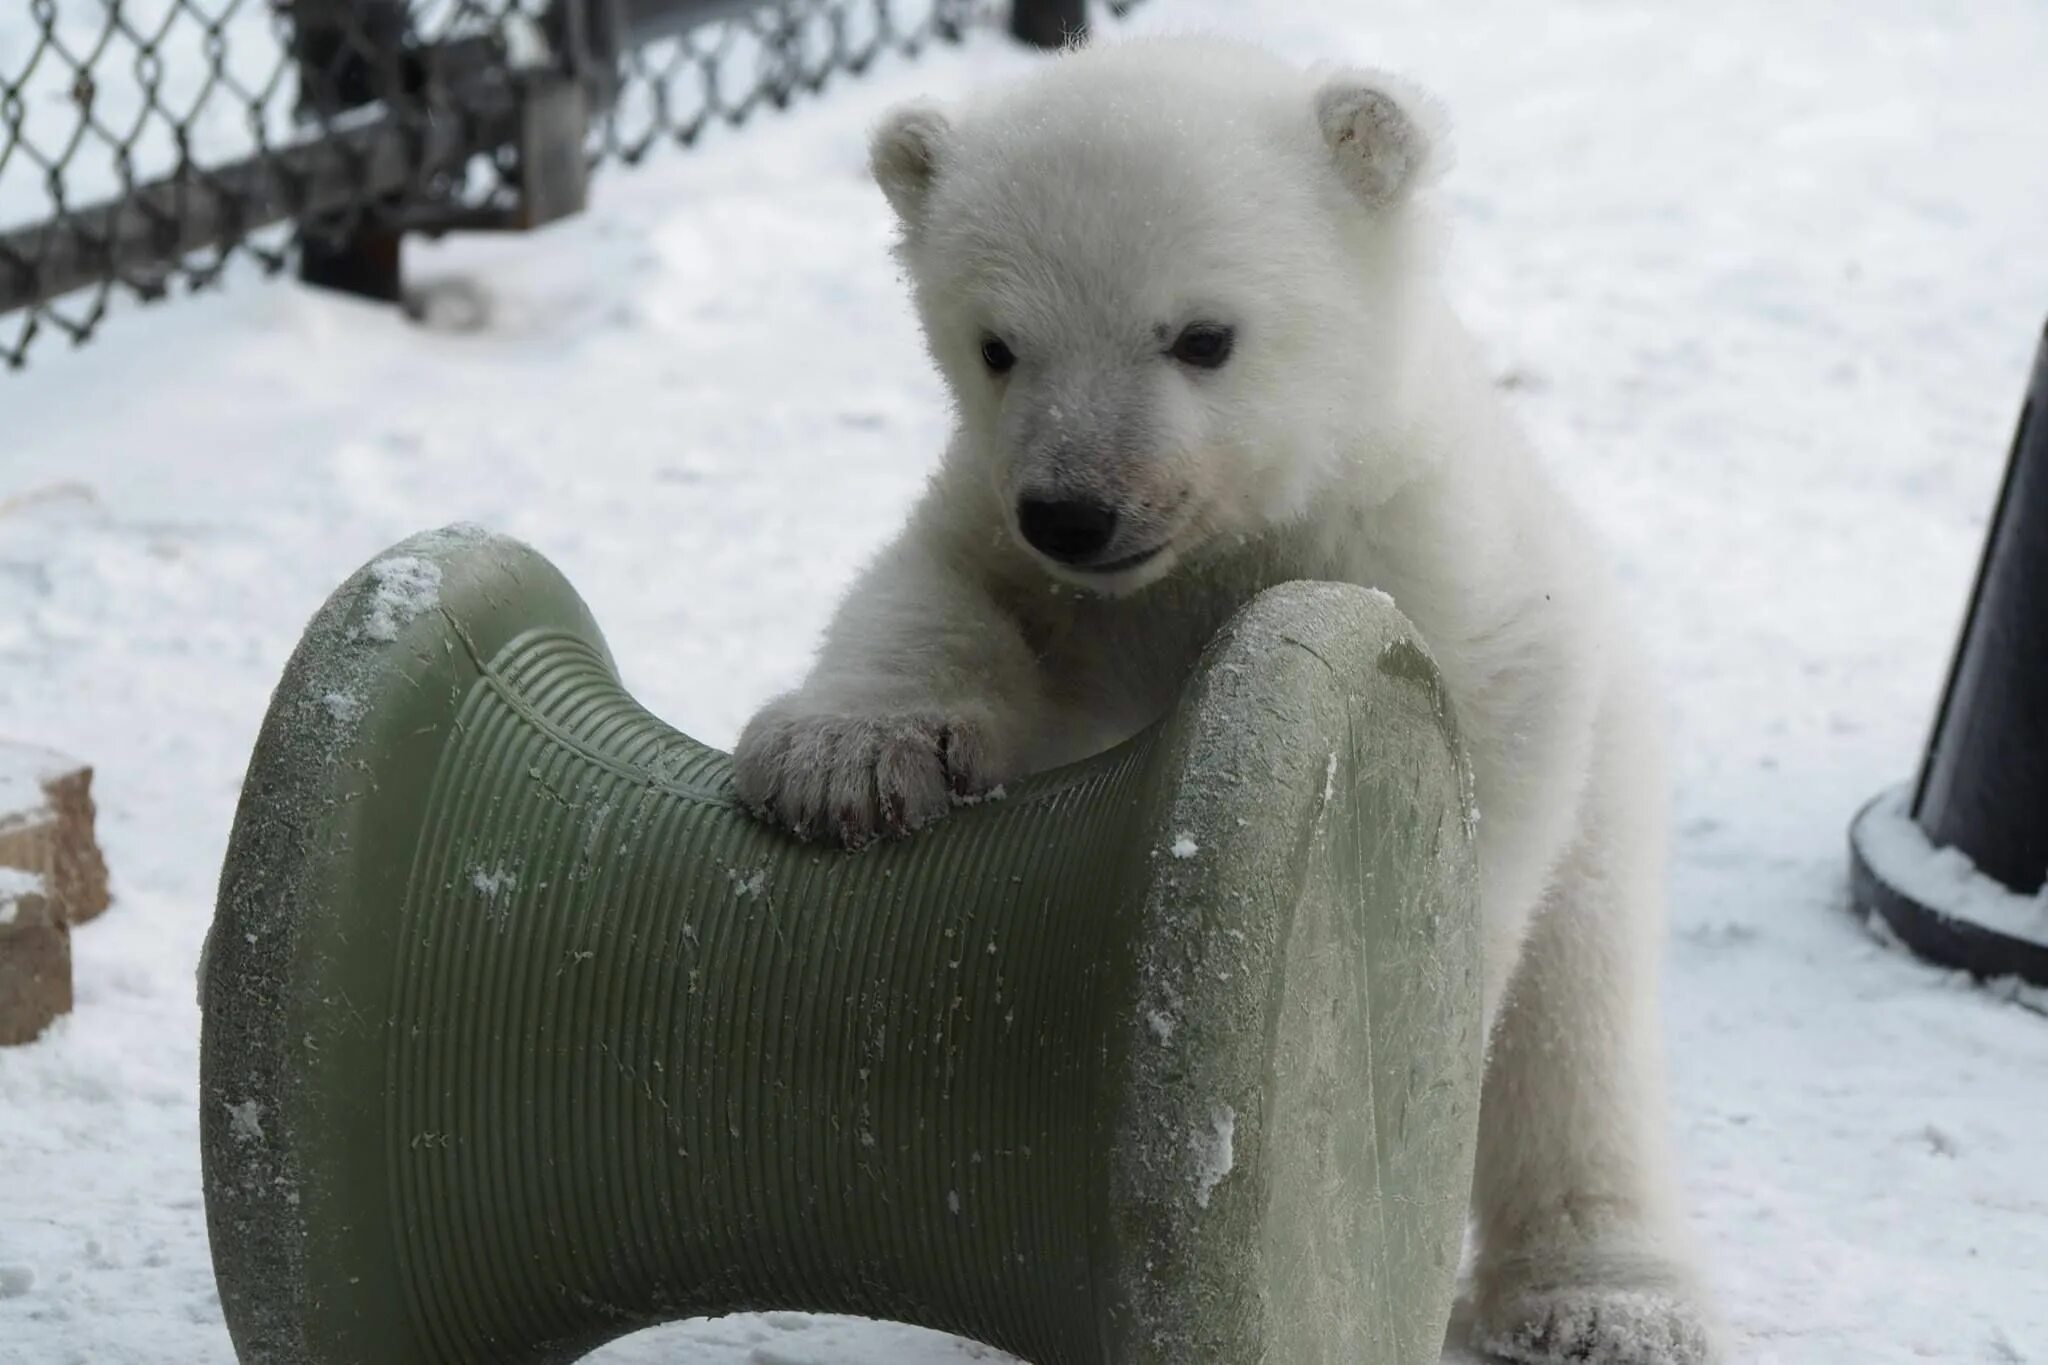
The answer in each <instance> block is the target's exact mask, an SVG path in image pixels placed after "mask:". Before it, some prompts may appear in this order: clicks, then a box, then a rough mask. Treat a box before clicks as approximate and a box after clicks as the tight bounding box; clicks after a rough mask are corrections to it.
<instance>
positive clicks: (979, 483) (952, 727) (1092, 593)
mask: <svg viewBox="0 0 2048 1365" xmlns="http://www.w3.org/2000/svg"><path fill="white" fill-rule="evenodd" d="M1433 123H1434V118H1433V116H1432V114H1431V111H1430V110H1429V108H1428V107H1427V105H1426V104H1425V103H1424V102H1423V101H1422V100H1421V99H1420V97H1419V96H1417V95H1416V94H1415V93H1414V92H1412V91H1409V90H1406V89H1405V88H1403V87H1401V86H1400V85H1399V84H1397V83H1395V82H1393V81H1391V80H1390V79H1388V78H1385V77H1381V76H1376V75H1373V74H1371V73H1360V72H1336V73H1329V74H1323V75H1316V74H1305V73H1303V72H1300V71H1298V70H1296V69H1294V68H1292V67H1290V66H1287V65H1285V64H1283V63H1281V62H1279V61H1277V60H1275V59H1273V58H1271V57H1269V56H1266V55H1264V54H1262V53H1259V52H1257V51H1255V50H1252V49H1248V48H1244V47H1240V46H1236V45H1232V44H1227V43H1223V42H1218V41H1211V40H1193V39H1173V40H1152V41H1145V42H1132V43H1126V44H1122V45H1117V46H1109V47H1102V48H1096V49H1089V50H1084V51H1080V52H1076V53H1071V54H1068V55H1066V56H1064V57H1062V58H1060V59H1059V60H1057V61H1056V62H1054V63H1052V64H1050V65H1048V66H1047V67H1045V68H1043V69H1041V70H1040V71H1039V72H1037V73H1035V74H1034V75H1032V76H1031V77H1029V78H1027V79H1025V80H1023V81H1021V82H1020V83H1018V84H1017V85H1015V86H1013V87H1011V88H1009V89H1007V90H1003V91H1000V92H997V93H995V94H993V95H990V96H987V97H985V98H984V99H983V100H982V101H980V102H978V103H975V104H973V105H971V106H970V107H967V108H964V109H960V110H955V111H952V112H950V113H942V112H940V111H938V110H936V109H932V108H929V107H923V106H920V107H916V108H913V109H910V110H907V111H904V112H902V113H899V114H898V115H896V116H894V117H892V118H891V119H890V120H888V121H887V122H885V123H884V125H883V126H882V127H881V128H880V129H879V130H878V132H877V134H876V137H875V144H874V165H875V170H876V175H877V178H878V180H880V182H881V183H882V185H883V187H884V189H885V190H886V191H887V193H888V195H889V199H890V202H891V203H892V204H893V205H895V207H896V209H897V212H898V213H899V215H900V216H901V217H902V219H903V239H902V246H901V252H900V254H901V257H902V260H903V263H904V265H905V267H906V269H907V272H908V274H909V277H910V280H911V284H912V287H913V290H914V293H915V296H916V301H917V305H918V308H919V311H920V314H921V316H922V318H923V321H924V324H925V330H926V335H927V338H928V340H929V344H930V347H931V351H932V354H933V357H934V358H935V360H936V361H937V363H938V365H939V368H940V369H941V371H942V372H943V373H944V375H945V377H946V380H947V382H948V385H949V387H950V389H951V391H952V394H953V397H954V400H955V404H956V408H957V414H958V421H957V425H956V429H955V434H954V437H953V440H952V442H951V445H950V447H949V448H948V450H947V452H946V457H945V459H944V461H943V463H942V465H941V467H940V469H939V471H938V472H937V474H936V475H935V476H934V478H933V480H932V483H931V486H930V488H929V490H928V491H927V493H926V495H925V497H924V499H923V500H922V502H921V503H920V504H919V505H918V507H917V508H916V510H915V511H914V512H913V513H912V515H911V519H910V523H909V525H908V527H907V528H906V529H905V530H904V531H903V533H902V534H901V535H900V536H899V537H898V538H897V539H896V540H895V542H894V543H893V544H891V545H890V546H889V547H888V548H887V549H886V550H885V551H884V552H883V553H882V555H881V556H880V558H879V559H878V560H877V561H876V562H875V563H874V564H873V565H872V566H871V567H870V568H869V570H868V571H867V573H866V574H865V575H864V576H863V577H862V579H861V580H860V582H859V583H858V584H856V585H855V587H854V589H853V591H852V593H851V594H850V595H849V596H848V597H847V599H846V601H845V602H844V604H843V605H842V606H841V608H840V610H839V613H838V616H837V618H836V619H835V621H834V622H833V624H832V627H831V629H830V631H829V633H828V637H827V639H826V642H825V645H824V648H823V650H822V653H821V655H820V657H819V659H818V663H817V666H816V668H815V670H814V671H813V672H812V674H811V675H810V677H809V678H808V679H807V680H806V681H805V682H804V684H803V685H802V686H801V687H800V688H799V689H798V690H796V691H795V692H793V693H791V694H789V695H788V696H785V697H782V698H779V699H777V700H776V701H775V702H773V703H771V704H770V705H769V706H768V707H767V708H766V709H765V710H764V711H763V712H762V713H761V715H760V716H758V717H756V719H755V720H754V722H753V723H752V724H751V725H750V726H749V727H748V729H747V731H746V733H745V735H744V736H743V737H742V739H741V741H740V745H739V750H738V774H739V782H740V787H741V791H742V795H743V796H744V797H745V798H746V799H747V800H749V801H750V802H751V803H753V804H754V805H755V806H757V807H758V808H760V809H761V810H763V811H764V812H766V813H768V814H769V815H771V817H772V818H775V819H777V820H779V821H781V822H783V823H784V824H786V825H788V826H790V827H792V828H795V829H797V830H799V831H800V832H802V833H805V834H807V835H811V836H813V837H822V838H828V839H834V840H838V841H842V842H848V843H858V842H861V841H863V840H865V839H867V838H869V837H871V836H872V835H874V834H876V833H882V832H896V831H901V830H904V829H909V828H914V827H915V826H917V825H919V824H922V823H924V822H925V821H927V820H930V819H933V818H936V817H937V816H939V815H941V814H943V813H944V812H945V810H946V809H947V808H948V805H949V802H950V801H951V800H952V799H954V798H955V797H957V796H963V795H971V794H973V793H976V792H980V791H983V790H986V789H987V788H989V787H991V786H993V785H995V784H997V783H1000V782H1002V781H1003V780H1005V779H1007V778H1011V777H1014V776H1017V775H1020V774H1023V773H1026V772H1030V771H1033V770H1036V769H1041V768H1044V767H1048V766H1051V765H1054V764H1057V763H1061V762H1064V761H1067V760H1070V759H1074V758H1078V757H1082V756H1084V755H1086V754H1089V753H1093V752H1096V751H1098V750H1100V749H1102V748H1104V747H1106V746H1107V745H1109V744H1112V743H1114V742H1116V741H1118V740H1121V739H1123V738H1125V737H1127V736H1129V735H1130V734H1132V733H1134V732H1135V731H1136V730H1138V729H1139V728H1141V727H1142V726H1144V725H1145V724H1147V723H1149V722H1150V721H1152V720H1153V719H1155V718H1156V717H1158V716H1159V715H1160V714H1161V713H1162V712H1164V711H1165V710H1166V709H1167V707H1168V706H1170V705H1171V703H1172V701H1173V698H1174V696H1175V694H1176V692H1177V690H1178V688H1179V686H1180V684H1181V682H1182V681H1183V679H1184V678H1185V677H1186V674H1187V671H1188V668H1189V666H1190V664H1191V663H1192V661H1193V660H1194V658H1195V656H1196V655H1197V653H1198V652H1199V651H1200V650H1201V648H1202V646H1203V644H1204V642H1205V641H1207V640H1208V638H1209V637H1210V635H1211V634H1212V633H1213V632H1214V630H1215V629H1216V628H1217V626H1219V625H1220V624H1221V623H1222V622H1223V620H1224V619H1225V618H1227V617H1228V616H1229V615H1230V613H1231V612H1232V611H1234V610H1235V609H1236V608H1237V607H1238V606H1240V605H1241V604H1242V603H1244V602H1245V601H1246V600H1247V599H1248V598H1250V597H1251V596H1252V595H1253V594H1255V593H1257V592H1258V591H1260V590H1261V589H1263V588H1265V587H1268V586H1270V585H1272V584H1275V583H1279V582H1283V581H1286V580H1289V579H1297V578H1313V579H1329V580H1339V581H1344V582H1351V583H1359V584H1364V585H1368V586H1373V587H1378V588H1383V589H1385V590H1386V591H1387V592H1389V593H1391V594H1392V595H1393V597H1394V600H1395V601H1396V602H1397V603H1398V604H1399V605H1400V607H1401V609H1402V610H1403V611H1404V612H1405V613H1406V614H1407V615H1408V616H1409V618H1410V619H1412V620H1413V621H1414V622H1415V623H1416V625H1417V626H1418V627H1419V628H1420V629H1421V631H1422V633H1423V635H1424V636H1425V637H1426V638H1427V640H1428V641H1429V643H1430V646H1431V649H1432V651H1433V652H1434V654H1435V656H1436V659H1437V662H1438V664H1439V665H1440V666H1441V668H1442V670H1443V672H1444V676H1445V679H1446V682H1447V684H1448V686H1449V689H1450V692H1451V694H1452V697H1453V700H1454V702H1455V704H1456V707H1457V711H1458V717H1459V722H1460V725H1461V728H1462V730H1463V733H1464V734H1465V736H1466V738H1467V741H1468V743H1469V745H1470V750H1471V757H1472V762H1473V766H1474V771H1475V777H1476V783H1477V795H1478V802H1479V811H1480V823H1479V858H1480V876H1481V907H1482V916H1483V950H1484V960H1485V982H1484V992H1485V1002H1484V1003H1485V1010H1486V1015H1487V1019H1488V1021H1489V1029H1490V1038H1491V1051H1490V1055H1489V1061H1488V1073H1487V1080H1486V1088H1485V1095H1484V1100H1483V1105H1482V1124H1481V1127H1482V1133H1481V1138H1480V1160H1479V1170H1478V1175H1477V1179H1476V1183H1475V1189H1474V1205H1473V1208H1474V1216H1475V1219H1476V1225H1477V1226H1476V1230H1477V1234H1478V1235H1477V1241H1476V1255H1475V1261H1474V1265H1473V1277H1472V1291H1471V1298H1470V1302H1469V1304H1468V1305H1467V1317H1468V1318H1469V1320H1470V1321H1471V1323H1472V1325H1473V1328H1472V1330H1473V1332H1474V1334H1475V1337H1476V1343H1477V1344H1478V1345H1480V1346H1481V1347H1483V1348H1484V1349H1487V1350H1490V1351H1492V1352H1494V1353H1495V1354H1497V1355H1500V1356H1504V1357H1506V1358H1508V1359H1512V1360H1518V1361H1529V1362H1543V1361H1593V1362H1613V1363H1614V1365H1621V1363H1622V1362H1627V1363H1628V1365H1666V1363H1667V1362H1698V1361H1704V1360H1708V1359H1711V1358H1713V1355H1714V1348H1713V1346H1712V1343H1711V1336H1712V1333H1711V1330H1710V1318H1711V1315H1710V1313H1709V1311H1708V1309H1707V1307H1706V1305H1705V1303H1704V1301H1703V1298H1702V1296H1701V1293H1700V1291H1699V1290H1698V1289H1697V1288H1696V1286H1695V1283H1694V1280H1693V1277H1692V1276H1691V1274H1690V1273H1689V1272H1688V1270H1687V1268H1686V1266H1685V1264H1684V1258H1683V1256H1682V1255H1681V1253H1680V1252H1679V1250H1678V1243H1679V1239H1678V1235H1677V1233H1676V1230H1675V1226H1674V1224H1675V1219H1674V1214H1673V1207H1672V1206H1673V1200H1672V1197H1671V1190H1670V1177H1669V1174H1668V1169H1667V1166H1668V1163H1667V1160H1666V1157H1665V1153H1664V1138H1663V1133H1662V1127H1663V1121H1664V1120H1663V1103H1662V1099H1661V1096H1660V1093H1659V1092H1660V1077H1659V1072H1660V1065H1659V1058H1658V1045H1657V1041H1656V1036H1657V1018H1656V1010H1655V984H1656V979H1657V957H1658V946H1659V939H1660V923H1661V918H1662V914H1661V904H1660V899H1661V881H1662V874H1663V857H1664V854H1663V837H1664V836H1663V807H1664V779H1663V776H1662V773H1661V770H1660V766H1659V757H1658V740H1657V735H1656V727H1655V725H1654V724H1653V723H1652V719H1651V713H1652V712H1653V710H1654V703H1653V700H1652V697H1651V694H1650V691H1649V689H1648V687H1647V684H1646V682H1645V680H1644V677H1643V675H1642V672H1641V670H1640V668H1639V666H1638V664H1637V662H1636V659H1635V656H1634V652H1633V649H1632V647H1631V645H1630V644H1629V637H1628V633H1627V631H1626V630H1625V629H1624V628H1623V625H1622V624H1621V622H1620V621H1619V619H1618V616H1617V612H1616V607H1615V603H1614V595H1613V592H1612V589H1611V587H1610V585H1609V582H1608V579H1607V577H1606V575H1605V572H1604V570H1603V568H1602V566H1601V564H1600V562H1599V558H1598V555H1597V552H1596V551H1595V550H1594V549H1593V548H1592V546H1591V540H1592V538H1591V536H1590V534H1589V533H1588V531H1587V529H1586V527H1585V524H1584V523H1583V521H1582V520H1581V519H1580V517H1579V516H1578V514H1577V513H1576V512H1574V510H1573V509H1572V508H1571V507H1570V506H1569V505H1568V504H1567V503H1566V501H1565V500H1564V499H1563V497H1562V496H1561V495H1560V494H1559V492H1558V491H1557V489H1556V488H1555V487H1554V486H1553V484H1552V483H1551V481H1550V479H1549V478H1548V477H1547V476H1546V474H1545V473H1544V471H1543V470H1542V469H1541V468H1540V467H1539V465H1538V463H1537V462H1536V461H1535V459H1534V458H1533V457H1532V455H1531V453H1530V451H1529V450H1528V448H1527V446H1526V444H1525V442H1524V440H1523V438H1522V436H1521V435H1520V433H1519V432H1518V431H1517V429H1516V427H1515V424H1514V423H1513V422H1512V420H1511V419H1510V417H1509V415H1508V414H1507V413H1506V411H1505V410H1504V406H1503V403H1502V401H1501V399H1500V396H1499V395H1498V394H1497V392H1496V391H1495V388H1494V386H1493V385H1492V383H1491V382H1490V380H1489V377H1488V374H1487V371H1486V369H1485V367H1484V366H1483V365H1482V363H1481V361H1480V359H1479V357H1478V355H1477V353H1476V351H1475V349H1474V347H1473V345H1472V344H1471V342H1470V341H1469V340H1468V338H1467V337H1466V335H1465V333H1464V332H1463V330H1462V329H1461V328H1460V326H1459V325H1458V323H1457V322H1456V321H1455V320H1454V319H1453V318H1452V316H1451V315H1450V313H1449V311H1448V309H1447V308H1446V306H1445V304H1444V302H1443V300H1442V298H1441V296H1440V293H1439V290H1438V287H1437V284H1436V281H1435V272H1434V270H1433V262H1432V250H1433V245H1434V243H1435V241H1436V238H1437V233H1436V230H1435V228H1434V225H1433V223H1432V222H1431V220H1430V217H1429V215H1428V212H1427V209H1426V201H1425V199H1424V198H1422V197H1419V196H1418V194H1417V191H1418V190H1419V189H1420V188H1421V187H1422V186H1423V184H1424V183H1426V181H1427V179H1428V176H1429V173H1430V171H1431V170H1432V169H1433V167H1434V166H1436V165H1438V164H1440V162H1441V153H1440V147H1441V139H1440V137H1439V136H1438V135H1437V133H1436V132H1435V131H1434V128H1433ZM1190 322H1212V323H1214V322H1221V323H1225V324H1228V325H1231V326H1233V327H1234V328H1235V329H1236V333H1235V335H1236V341H1235V349H1234V351H1233V353H1232V354H1231V357H1230V359H1229V360H1228V362H1227V363H1226V364H1224V365H1223V366H1222V367H1221V368H1218V369H1214V370H1203V369H1196V368H1191V367H1189V366H1188V365H1186V364H1183V363H1181V362H1180V361H1178V360H1176V359H1174V358H1173V357H1172V356H1170V355H1168V354H1167V353H1166V351H1167V347H1168V346H1169V345H1170V344H1171V340H1172V338H1173V337H1174V336H1176V335H1177V334H1178V332H1179V329H1181V328H1183V327H1185V326H1186V325H1187V324H1189V323H1190ZM989 336H997V337H1000V338H1001V339H1002V340H1003V341H1004V342H1005V343H1006V344H1007V345H1008V346H1009V347H1010V348H1011V350H1012V351H1013V353H1014V354H1015V356H1016V364H1015V367H1014V369H1012V370H1010V371H1009V372H1008V373H1006V374H1000V375H998V374H994V373H991V371H990V369H989V367H988V365H987V364H985V363H984V360H983V355H982V349H981V348H982V344H983V341H984V340H985V339H986V338H987V337H989ZM1026 496H1057V497H1075V498H1084V499H1088V500H1091V501H1093V502H1095V503H1099V504H1101V505H1105V506H1109V507H1112V508H1114V509H1115V510H1116V511H1117V513H1118V520H1117V523H1116V525H1117V530H1116V533H1115V534H1116V541H1115V542H1114V544H1113V546H1112V547H1111V549H1110V550H1108V551H1105V557H1106V558H1108V559H1112V560H1113V559H1116V558H1120V557H1122V555H1123V553H1124V552H1125V551H1132V552H1138V551H1143V550H1146V549H1156V551H1157V552H1156V553H1155V554H1153V556H1152V557H1151V558H1150V559H1148V560H1145V561H1144V562H1143V563H1140V564H1137V565H1135V566H1133V567H1131V568H1128V569H1124V570H1121V571H1115V572H1108V573H1101V572H1090V571H1089V570H1088V569H1086V568H1085V567H1076V566H1073V565H1068V564H1062V563H1055V562H1054V561H1052V560H1050V559H1048V558H1046V557H1045V556H1043V555H1041V554H1039V553H1037V552H1035V551H1034V550H1032V549H1031V548H1030V547H1029V546H1028V545H1026V544H1025V543H1024V542H1023V540H1022V539H1021V536H1020V532H1019V530H1018V526H1019V522H1018V515H1017V512H1016V507H1017V504H1018V501H1019V499H1020V498H1022V497H1026Z"/></svg>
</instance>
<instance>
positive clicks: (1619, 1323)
mask: <svg viewBox="0 0 2048 1365" xmlns="http://www.w3.org/2000/svg"><path fill="white" fill-rule="evenodd" d="M1572 1262H1574V1263H1568V1264H1564V1265H1559V1266H1556V1267H1553V1268H1552V1272H1551V1273H1548V1274H1545V1273H1541V1272H1534V1268H1533V1267H1530V1266H1528V1265H1526V1264H1525V1265H1524V1266H1522V1267H1520V1268H1519V1269H1520V1271H1521V1273H1519V1274H1514V1273H1510V1274H1509V1275H1507V1276H1504V1277H1489V1278H1493V1279H1494V1281H1495V1282H1494V1284H1493V1285H1492V1286H1491V1292H1485V1293H1482V1295H1481V1297H1480V1302H1479V1304H1478V1306H1477V1307H1478V1312H1477V1319H1478V1322H1477V1330H1476V1331H1475V1333H1474V1338H1475V1339H1474V1342H1473V1344H1474V1345H1475V1346H1477V1347H1478V1348H1479V1349H1480V1350H1482V1351H1484V1352H1486V1353H1487V1354H1488V1355H1489V1356H1491V1357H1494V1358H1496V1359H1500V1360H1509V1361H1514V1362H1517V1365H1709V1362H1712V1361H1714V1360H1716V1359H1718V1358H1719V1353H1718V1351H1717V1349H1716V1346H1715V1340H1714V1339H1715V1335H1716V1334H1715V1330H1714V1326H1713V1319H1712V1316H1711V1314H1710V1313H1709V1312H1708V1311H1707V1310H1706V1308H1705V1306H1704V1305H1703V1304H1702V1302H1701V1300H1700V1297H1699V1295H1698V1292H1697V1290H1695V1289H1694V1288H1693V1287H1692V1285H1691V1283H1690V1280H1689V1278H1688V1277H1687V1276H1686V1275H1685V1273H1684V1272H1683V1271H1682V1270H1680V1269H1679V1268H1678V1267H1677V1266H1675V1265H1673V1264H1671V1263H1669V1262H1666V1261H1663V1260H1661V1259H1658V1258H1649V1257H1645V1258H1636V1257H1600V1256H1592V1257H1585V1258H1578V1257H1574V1258H1572ZM1532 1272H1534V1273H1532ZM1503 1279H1504V1280H1506V1283H1502V1282H1501V1281H1502V1280H1503Z"/></svg>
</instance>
